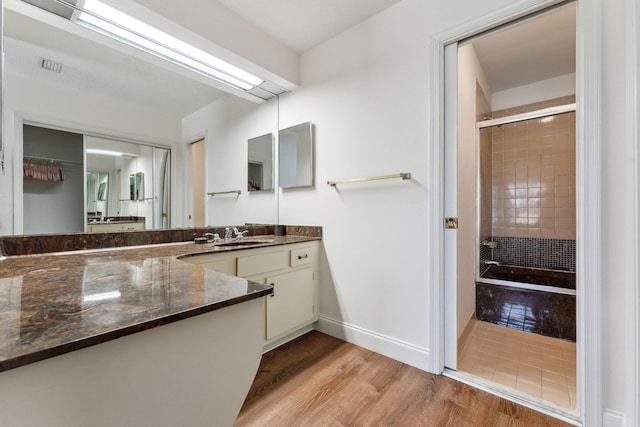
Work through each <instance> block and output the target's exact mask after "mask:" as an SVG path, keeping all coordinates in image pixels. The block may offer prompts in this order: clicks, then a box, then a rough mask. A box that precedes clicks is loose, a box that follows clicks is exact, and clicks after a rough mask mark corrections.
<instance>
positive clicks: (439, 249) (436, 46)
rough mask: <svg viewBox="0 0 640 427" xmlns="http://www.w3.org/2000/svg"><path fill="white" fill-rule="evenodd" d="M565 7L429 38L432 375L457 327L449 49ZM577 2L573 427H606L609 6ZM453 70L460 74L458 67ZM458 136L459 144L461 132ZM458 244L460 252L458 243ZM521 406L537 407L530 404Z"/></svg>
mask: <svg viewBox="0 0 640 427" xmlns="http://www.w3.org/2000/svg"><path fill="white" fill-rule="evenodd" d="M561 3H563V2H562V1H558V0H537V1H536V0H523V1H519V2H517V3H515V4H511V5H508V6H505V7H504V8H501V9H498V10H495V11H492V12H491V13H488V14H485V15H484V16H480V17H479V18H477V19H473V20H470V21H467V22H465V23H463V24H460V25H459V26H456V27H454V28H450V29H448V30H445V31H443V32H441V33H438V34H435V35H434V36H433V37H432V39H431V49H430V64H431V70H430V71H431V73H430V76H431V78H430V87H429V92H430V93H429V96H430V104H429V106H430V107H429V113H430V116H431V123H433V126H432V129H431V142H432V144H431V150H430V152H429V157H430V165H431V167H432V168H433V169H432V171H431V175H430V188H432V192H431V198H430V205H431V206H432V211H431V220H430V224H429V229H430V239H429V242H430V243H429V256H428V259H429V268H430V271H431V276H430V278H429V281H430V283H431V285H430V296H431V301H430V321H431V325H432V327H431V329H430V337H431V342H432V346H433V347H432V349H433V352H432V354H431V357H430V362H431V365H430V370H431V371H432V372H436V373H445V374H448V375H451V374H452V373H451V372H448V371H446V370H445V358H446V357H447V356H446V350H445V348H447V347H446V346H445V340H451V338H450V337H447V333H446V332H445V331H450V330H451V326H450V325H449V326H447V319H448V315H447V312H448V310H451V301H450V300H449V299H450V298H451V295H449V296H447V297H445V296H446V294H447V293H448V292H447V287H446V286H445V284H446V283H447V282H449V283H450V281H451V278H450V276H451V275H452V274H453V275H455V268H452V265H451V260H448V259H447V256H446V255H445V253H447V252H446V251H450V248H449V246H450V245H451V239H450V238H449V239H448V241H449V244H448V245H447V244H445V243H446V242H445V233H444V231H445V230H444V227H443V224H444V216H445V210H444V208H445V205H446V203H445V201H446V200H447V199H450V198H451V197H455V196H456V194H448V193H445V155H444V153H445V150H447V146H448V145H450V142H449V143H446V142H445V141H451V138H452V135H446V134H445V130H449V129H450V126H451V125H450V124H449V125H448V124H447V123H448V122H447V120H449V121H450V120H451V117H450V116H449V118H448V119H447V116H448V115H449V112H451V111H452V110H454V111H455V108H456V106H457V98H456V97H452V96H451V95H450V94H447V93H446V92H445V83H446V81H447V80H449V79H451V78H454V76H453V75H451V74H447V72H450V71H451V69H447V65H445V47H447V46H450V45H455V46H456V47H457V44H458V42H459V41H461V40H464V39H466V38H469V37H472V36H474V35H477V34H479V33H481V32H484V31H487V30H491V29H493V28H496V27H498V26H500V25H503V24H506V23H509V22H513V21H515V20H517V19H519V18H522V17H524V16H527V15H531V14H533V13H536V12H539V11H541V10H543V9H545V8H549V7H551V6H554V5H558V4H561ZM576 3H577V4H578V12H577V13H578V18H577V29H576V35H577V39H576V43H577V46H576V48H577V49H576V53H577V61H576V77H577V82H576V95H577V96H576V100H577V107H578V108H577V114H576V152H577V154H576V178H577V185H576V188H577V193H576V195H577V201H576V211H577V217H576V225H577V227H576V238H577V239H578V241H580V242H581V244H580V245H579V246H578V248H577V253H576V260H577V277H578V281H579V287H580V289H581V290H582V292H580V293H579V295H578V298H577V313H578V316H577V330H578V335H577V338H578V343H577V359H578V360H577V368H578V369H577V383H578V388H577V391H578V412H579V414H578V419H577V420H575V421H577V422H580V423H582V424H583V425H589V426H601V425H602V420H603V409H604V407H603V390H602V377H603V375H602V360H603V353H602V342H603V340H602V332H601V326H600V323H601V321H602V314H601V313H602V310H601V305H602V303H601V299H600V295H601V288H602V284H601V269H602V265H601V264H602V262H601V256H600V255H601V245H600V241H601V238H600V235H601V228H602V225H601V208H600V206H601V200H600V196H601V184H600V183H601V166H600V151H601V147H602V142H601V136H600V135H601V116H602V113H601V107H600V87H601V80H602V78H601V69H600V64H601V61H602V47H601V36H602V23H601V10H602V8H603V7H604V5H603V3H604V0H577V1H576ZM456 50H457V49H456ZM453 65H454V67H453V68H454V71H455V68H457V62H456V63H454V64H453ZM445 76H446V78H445ZM454 93H455V91H454ZM445 101H446V102H445ZM452 104H453V108H452V106H451V105H452ZM445 109H446V113H445ZM454 117H455V114H454ZM448 126H449V127H448ZM453 137H454V138H456V135H455V130H454V132H453ZM456 144H457V142H456ZM448 150H450V148H448ZM449 176H450V173H449V174H448V175H446V177H447V178H448V177H449ZM453 245H454V247H455V241H454V243H453ZM454 297H455V294H454ZM454 304H455V301H454ZM586 313H589V316H586ZM454 340H455V338H454ZM454 347H455V346H454ZM453 374H455V371H453ZM504 396H505V397H507V398H510V399H512V400H515V397H514V396H512V395H509V394H504ZM522 403H524V404H531V402H522ZM536 409H539V410H542V411H545V412H548V413H552V414H554V415H556V416H557V415H558V414H557V413H555V412H551V411H548V410H546V409H545V408H543V407H536ZM575 421H574V422H575Z"/></svg>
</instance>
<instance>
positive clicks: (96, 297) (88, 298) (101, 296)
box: [82, 291, 122, 302]
mask: <svg viewBox="0 0 640 427" xmlns="http://www.w3.org/2000/svg"><path fill="white" fill-rule="evenodd" d="M121 296H122V294H120V291H111V292H100V293H97V294H91V295H85V296H84V297H83V298H82V301H83V302H93V301H104V300H109V299H117V298H120V297H121Z"/></svg>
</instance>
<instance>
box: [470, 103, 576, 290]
mask: <svg viewBox="0 0 640 427" xmlns="http://www.w3.org/2000/svg"><path fill="white" fill-rule="evenodd" d="M573 108H575V107H573ZM561 111H562V110H561ZM536 113H537V112H533V113H531V115H532V116H533V118H528V119H527V118H519V117H518V116H513V117H504V118H502V119H492V120H489V121H487V122H485V123H487V124H489V126H483V125H482V123H483V122H480V123H479V125H478V127H479V129H478V141H479V142H478V156H477V158H478V161H479V162H480V164H479V167H478V197H479V200H478V218H479V221H478V229H477V237H478V247H479V250H478V254H479V256H478V267H479V268H478V272H477V279H481V278H488V276H487V272H488V271H490V270H491V269H492V268H493V269H494V270H496V269H497V267H499V266H500V265H507V266H510V267H514V266H515V267H523V268H534V269H547V270H559V271H568V272H575V236H576V215H575V206H576V194H575V176H576V175H575V174H576V171H575V156H576V150H575V110H574V109H573V110H569V111H562V112H558V113H552V114H544V111H542V112H541V113H540V114H541V115H537V114H536ZM505 280H510V279H505Z"/></svg>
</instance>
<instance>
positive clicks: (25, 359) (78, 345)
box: [0, 287, 273, 372]
mask: <svg viewBox="0 0 640 427" xmlns="http://www.w3.org/2000/svg"><path fill="white" fill-rule="evenodd" d="M270 294H273V287H270V288H268V289H263V290H260V291H255V292H252V293H250V294H245V295H242V296H239V297H235V298H231V299H228V300H224V301H220V302H218V303H214V304H207V305H203V306H200V307H194V308H191V309H188V310H185V311H181V312H177V313H173V314H170V315H167V316H163V317H158V318H154V319H150V320H148V321H145V322H139V323H135V324H132V325H128V326H124V327H122V328H118V329H114V330H111V331H107V332H104V333H100V334H96V335H92V336H88V337H86V338H82V339H79V340H76V341H72V342H68V343H64V344H61V345H58V346H55V347H50V348H47V349H44V350H37V351H34V352H32V353H29V354H25V355H21V356H16V357H14V358H11V359H6V360H3V361H0V372H4V371H9V370H11V369H15V368H19V367H21V366H25V365H29V364H31V363H35V362H39V361H42V360H45V359H49V358H52V357H55V356H60V355H63V354H66V353H71V352H73V351H76V350H81V349H83V348H87V347H91V346H94V345H97V344H102V343H105V342H108V341H112V340H115V339H118V338H121V337H125V336H128V335H133V334H136V333H138V332H143V331H146V330H149V329H153V328H157V327H159V326H163V325H168V324H170V323H174V322H178V321H180V320H184V319H188V318H190V317H195V316H198V315H200V314H204V313H209V312H212V311H216V310H220V309H223V308H226V307H231V306H234V305H236V304H240V303H243V302H246V301H251V300H253V299H257V298H261V297H264V296H267V295H270Z"/></svg>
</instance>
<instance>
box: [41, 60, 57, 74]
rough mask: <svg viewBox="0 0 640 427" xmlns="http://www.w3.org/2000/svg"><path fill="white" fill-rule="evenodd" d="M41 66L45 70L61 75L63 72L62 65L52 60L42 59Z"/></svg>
mask: <svg viewBox="0 0 640 427" xmlns="http://www.w3.org/2000/svg"><path fill="white" fill-rule="evenodd" d="M40 66H41V67H42V68H44V69H45V70H49V71H53V72H55V73H60V72H61V71H62V64H61V63H59V62H56V61H52V60H51V59H46V58H42V59H41V61H40Z"/></svg>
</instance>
